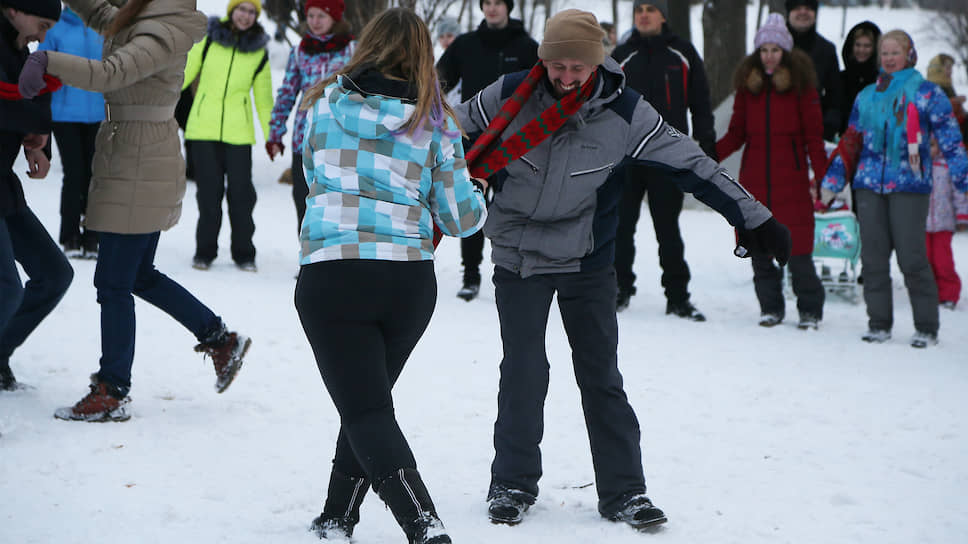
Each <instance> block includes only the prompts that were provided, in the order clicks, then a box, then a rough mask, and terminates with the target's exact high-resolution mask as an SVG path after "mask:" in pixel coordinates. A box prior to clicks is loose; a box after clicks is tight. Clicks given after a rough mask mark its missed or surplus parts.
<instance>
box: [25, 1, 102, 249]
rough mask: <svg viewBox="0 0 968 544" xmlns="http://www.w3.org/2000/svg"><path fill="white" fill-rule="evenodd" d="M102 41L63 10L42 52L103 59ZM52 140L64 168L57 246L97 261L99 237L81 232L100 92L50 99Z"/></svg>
mask: <svg viewBox="0 0 968 544" xmlns="http://www.w3.org/2000/svg"><path fill="white" fill-rule="evenodd" d="M102 47H103V41H102V40H101V36H99V35H98V33H97V32H94V31H93V30H91V29H90V28H88V27H86V26H85V25H84V22H83V21H81V18H80V17H78V16H77V14H76V13H74V12H73V11H71V10H70V8H67V7H65V8H64V11H63V12H62V14H61V18H60V21H58V22H57V24H56V25H54V27H53V28H51V29H50V31H49V32H47V39H46V40H44V42H43V43H41V44H40V46H39V47H38V50H41V51H61V52H64V53H70V54H72V55H78V56H83V57H87V58H89V59H93V60H101V49H102ZM50 109H51V116H52V118H53V120H54V140H55V141H56V142H57V150H58V152H59V153H60V157H61V163H62V164H63V166H64V185H63V187H62V188H61V207H60V213H61V226H60V237H59V242H60V244H61V245H62V246H64V253H65V254H66V255H67V256H68V257H84V258H86V259H96V258H97V233H95V232H94V231H87V230H83V231H82V229H81V216H82V215H84V212H85V210H86V209H87V190H88V186H89V185H90V183H91V159H92V158H93V157H94V140H95V139H96V137H97V130H98V127H100V126H101V121H102V120H103V119H104V97H102V96H101V94H100V93H95V92H91V91H85V90H83V89H78V88H76V87H70V86H67V85H65V86H63V87H61V89H60V90H58V91H57V92H55V93H54V94H53V95H52V97H51V104H50Z"/></svg>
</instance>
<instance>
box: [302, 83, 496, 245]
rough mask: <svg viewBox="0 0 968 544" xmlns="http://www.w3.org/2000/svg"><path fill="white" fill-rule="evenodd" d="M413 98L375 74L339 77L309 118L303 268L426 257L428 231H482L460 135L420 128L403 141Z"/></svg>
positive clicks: (449, 126)
mask: <svg viewBox="0 0 968 544" xmlns="http://www.w3.org/2000/svg"><path fill="white" fill-rule="evenodd" d="M413 98H415V95H414V94H413V92H412V89H411V88H410V86H409V85H407V84H406V82H399V81H395V80H389V79H385V78H383V77H382V76H381V75H379V74H378V73H376V72H374V71H357V72H354V73H353V74H351V75H343V76H340V77H339V79H338V80H337V82H335V83H332V84H330V85H329V86H328V87H326V91H325V94H324V95H323V97H321V98H320V99H319V100H318V101H316V103H315V104H313V107H312V108H311V109H310V110H309V113H308V115H307V116H306V121H307V126H306V134H305V136H304V141H303V146H304V147H303V167H304V169H305V172H306V183H307V184H308V185H309V197H308V198H307V202H306V204H307V206H306V216H305V218H304V219H303V223H302V229H301V231H300V234H299V241H300V245H301V251H300V263H301V264H310V263H315V262H320V261H333V260H341V259H376V260H387V261H422V260H432V259H433V258H434V257H433V255H434V253H433V251H434V248H433V242H432V239H433V225H434V224H436V225H437V226H438V227H439V228H440V230H441V231H443V233H444V234H448V235H451V236H470V235H471V234H474V233H475V232H477V231H478V230H480V229H481V227H482V226H483V225H484V220H485V218H486V217H487V212H486V211H485V207H484V195H483V194H482V193H481V191H480V190H479V189H476V188H475V186H474V184H473V183H471V181H470V178H469V177H468V172H467V163H466V162H465V161H464V148H463V146H462V143H461V136H460V131H458V130H457V126H456V124H455V123H454V121H453V119H450V118H448V119H447V123H446V130H441V129H440V128H436V127H432V126H429V125H428V126H425V127H423V128H422V129H420V130H417V131H415V132H414V134H413V135H412V136H410V135H407V133H406V129H405V128H404V125H405V123H406V122H407V120H408V119H409V118H410V116H411V115H412V114H413V111H414V105H413Z"/></svg>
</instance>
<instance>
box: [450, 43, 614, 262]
mask: <svg viewBox="0 0 968 544" xmlns="http://www.w3.org/2000/svg"><path fill="white" fill-rule="evenodd" d="M596 72H597V70H596ZM596 72H592V74H591V75H590V76H589V77H588V79H587V80H586V81H585V83H584V84H582V86H581V88H579V89H576V90H575V91H574V92H570V93H568V94H566V95H565V96H564V97H563V98H560V99H558V101H556V102H555V103H554V104H552V105H551V106H549V107H548V109H546V110H545V111H543V112H541V114H540V115H538V117H536V118H534V119H532V120H530V121H528V122H527V123H525V125H524V126H523V127H521V128H520V129H518V131H517V132H515V133H514V134H512V135H511V136H510V137H509V138H508V139H506V140H504V141H503V142H501V141H500V138H501V133H502V132H504V129H506V128H507V127H508V125H510V124H511V121H512V120H513V119H514V118H515V117H517V115H518V113H520V111H521V107H522V106H524V104H525V102H527V101H528V99H529V98H531V94H532V93H533V92H534V89H535V87H537V86H538V84H539V83H540V82H541V80H542V79H544V77H545V74H547V69H546V68H545V66H544V63H542V62H541V61H538V63H537V64H535V65H534V67H533V68H531V71H530V72H528V75H527V77H525V78H524V81H522V82H521V84H520V85H518V87H517V88H516V89H514V94H512V95H511V98H510V99H508V101H507V102H505V103H504V105H503V106H501V111H499V112H498V114H497V115H496V116H494V118H493V119H491V122H490V123H488V125H487V129H485V130H484V134H481V136H480V137H479V138H477V141H475V142H474V145H473V146H472V147H471V150H470V151H468V152H467V155H466V156H465V159H466V160H467V170H468V171H470V173H471V176H473V177H475V178H489V177H491V176H493V175H494V174H495V173H497V172H498V171H499V170H501V169H502V168H504V167H505V166H507V165H508V164H509V163H510V162H511V161H515V160H517V159H519V158H520V157H521V156H522V155H524V154H525V153H527V152H528V151H530V150H531V149H534V148H535V147H538V145H539V144H540V143H541V142H543V141H544V140H545V138H547V137H548V136H551V135H552V134H553V133H554V132H555V131H556V130H558V129H559V128H561V126H562V125H564V124H565V121H567V120H568V118H569V117H571V116H572V115H574V113H575V112H576V111H578V109H579V108H581V107H582V105H583V104H584V103H585V102H587V101H588V99H589V98H591V95H592V92H593V91H594V90H595V79H596V78H595V74H596ZM443 236H444V234H443V233H442V232H441V231H440V229H438V228H437V225H434V247H435V248H436V247H437V245H438V244H440V240H441V238H443Z"/></svg>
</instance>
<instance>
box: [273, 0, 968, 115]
mask: <svg viewBox="0 0 968 544" xmlns="http://www.w3.org/2000/svg"><path fill="white" fill-rule="evenodd" d="M300 1H301V0H266V11H267V12H269V15H270V18H272V19H273V20H280V21H284V24H288V25H289V26H290V27H291V28H298V27H299V24H300V21H299V20H298V19H297V18H296V14H297V13H299V12H300V11H301V10H299V9H297V8H296V7H295V6H298V4H299V2H300ZM477 2H478V0H347V2H346V12H345V15H344V18H345V19H346V20H347V21H348V22H349V23H350V25H351V26H352V28H353V30H354V32H357V33H358V32H359V31H360V29H362V28H363V26H364V25H365V24H366V22H367V21H369V20H370V19H371V18H372V17H373V16H374V15H375V14H377V13H379V12H381V11H383V10H384V9H386V8H388V7H392V6H402V7H408V8H411V9H413V10H415V11H416V12H417V13H419V14H420V16H421V17H422V18H423V19H424V20H425V21H426V22H427V24H428V25H429V26H430V28H431V29H433V28H434V26H435V25H436V24H437V22H438V21H439V20H440V19H441V17H443V16H444V14H445V13H454V12H455V10H454V8H455V7H456V8H457V9H456V12H457V19H458V21H459V22H460V24H461V27H462V28H464V29H466V30H467V31H470V30H473V29H474V28H476V27H477V25H478V24H479V23H480V13H479V11H475V10H476V9H477ZM700 3H701V4H702V28H701V32H702V33H703V43H704V47H703V49H704V50H703V51H700V54H701V55H702V57H703V60H704V62H705V65H706V72H707V75H708V76H709V84H710V91H711V95H712V103H713V104H717V105H718V104H720V103H721V102H722V101H723V100H724V99H725V98H726V97H728V96H729V94H730V93H731V92H732V77H733V69H734V68H735V66H736V65H737V64H738V63H739V61H740V60H741V59H742V58H743V57H744V56H745V55H746V39H747V32H748V30H747V28H746V9H747V6H748V5H752V4H756V5H757V6H758V7H759V8H760V9H759V13H758V17H757V21H756V28H759V26H760V25H761V24H762V22H763V17H764V16H765V14H766V13H770V12H779V13H785V10H784V0H704V1H703V0H670V1H669V3H668V4H669V26H670V28H671V29H672V31H673V32H674V33H676V34H677V35H679V36H681V37H683V38H685V39H687V40H689V41H692V37H693V36H692V29H691V28H690V24H689V10H690V7H691V5H694V4H700ZM845 3H846V4H848V5H849V6H868V5H879V6H882V7H910V6H914V5H918V6H921V7H922V8H924V9H932V10H936V11H937V15H935V16H934V17H933V18H932V19H931V25H932V27H933V28H937V29H938V32H937V33H936V35H937V36H938V41H939V42H942V43H945V44H946V45H947V46H948V47H949V48H950V51H951V53H952V56H954V57H955V58H957V59H958V61H959V63H960V64H961V66H963V67H965V70H966V71H968V0H828V1H827V2H824V9H826V10H839V9H842V8H841V6H842V7H843V9H847V6H845V5H844V4H845ZM611 5H612V22H615V21H618V20H622V21H624V22H625V24H626V25H628V22H629V21H630V19H631V11H632V2H631V1H630V0H621V1H620V0H611ZM569 7H571V6H569ZM559 9H562V8H560V7H559V2H556V1H555V0H516V1H515V6H514V12H512V14H511V15H512V16H513V17H514V18H516V19H521V20H522V21H523V22H524V26H525V28H526V29H527V30H528V32H530V33H531V34H532V35H536V34H540V33H541V31H542V30H543V28H544V23H545V21H546V20H547V18H548V17H549V16H550V15H552V14H553V13H555V12H556V11H557V10H559ZM274 12H275V13H276V15H273V13H274ZM625 30H626V29H625V28H619V30H618V31H619V34H621V33H622V32H624V31H625ZM754 31H755V29H754V30H749V32H754ZM828 38H830V39H834V38H835V37H834V36H828ZM837 38H839V37H837Z"/></svg>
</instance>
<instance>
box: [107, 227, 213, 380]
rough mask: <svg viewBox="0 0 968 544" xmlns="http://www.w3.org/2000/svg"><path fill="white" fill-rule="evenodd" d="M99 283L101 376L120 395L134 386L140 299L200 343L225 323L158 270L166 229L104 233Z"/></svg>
mask: <svg viewBox="0 0 968 544" xmlns="http://www.w3.org/2000/svg"><path fill="white" fill-rule="evenodd" d="M100 236H101V238H100V247H99V249H98V257H97V268H96V269H95V271H94V287H96V288H97V301H98V304H100V305H101V369H100V371H99V372H98V379H99V380H101V381H102V382H105V383H107V384H109V385H111V386H114V387H115V388H116V389H117V391H118V393H120V394H127V393H128V390H129V389H130V388H131V365H132V364H133V363H134V338H135V315H134V297H132V296H131V295H132V294H135V295H138V297H139V298H141V299H142V300H144V301H145V302H148V303H150V304H152V305H153V306H155V307H157V308H158V309H160V310H161V311H163V312H165V313H166V314H168V315H170V316H171V317H173V318H175V320H176V321H178V322H179V323H181V324H182V325H184V326H185V328H186V329H188V330H189V331H191V332H192V334H194V335H195V338H197V339H198V341H199V342H201V341H204V340H205V339H206V338H208V337H209V336H210V335H211V334H212V333H214V332H216V331H218V330H220V329H221V327H222V320H221V319H220V318H219V317H218V316H217V315H215V314H214V313H212V311H211V310H209V309H208V307H207V306H205V305H204V304H202V303H201V302H200V301H199V300H198V299H197V298H195V297H194V296H192V294H191V293H189V292H188V291H187V290H186V289H185V288H184V287H182V286H181V285H179V284H178V283H176V282H175V281H174V280H172V279H171V278H169V277H168V276H166V275H164V274H162V273H161V272H159V271H158V270H157V269H156V268H155V264H154V260H155V250H156V249H157V248H158V238H159V236H160V233H158V232H152V233H149V234H115V233H111V232H102V233H101V234H100Z"/></svg>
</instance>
